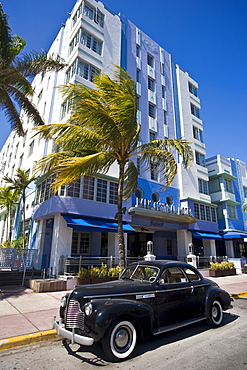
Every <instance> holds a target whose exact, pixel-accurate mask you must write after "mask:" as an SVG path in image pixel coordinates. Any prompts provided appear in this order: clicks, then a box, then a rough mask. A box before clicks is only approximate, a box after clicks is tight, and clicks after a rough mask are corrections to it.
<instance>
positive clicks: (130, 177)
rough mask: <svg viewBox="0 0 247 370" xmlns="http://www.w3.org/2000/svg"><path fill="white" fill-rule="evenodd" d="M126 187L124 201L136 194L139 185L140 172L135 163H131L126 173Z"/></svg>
mask: <svg viewBox="0 0 247 370" xmlns="http://www.w3.org/2000/svg"><path fill="white" fill-rule="evenodd" d="M124 176H125V186H124V189H123V199H128V198H129V197H130V196H131V195H133V193H134V192H135V190H136V188H137V184H138V171H137V168H136V166H135V164H134V163H133V161H130V162H129V163H128V167H127V169H126V171H125V174H124Z"/></svg>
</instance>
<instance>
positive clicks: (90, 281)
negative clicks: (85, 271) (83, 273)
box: [77, 276, 118, 285]
mask: <svg viewBox="0 0 247 370" xmlns="http://www.w3.org/2000/svg"><path fill="white" fill-rule="evenodd" d="M117 279H118V276H105V277H89V278H77V285H86V284H99V283H106V282H108V281H113V280H117Z"/></svg>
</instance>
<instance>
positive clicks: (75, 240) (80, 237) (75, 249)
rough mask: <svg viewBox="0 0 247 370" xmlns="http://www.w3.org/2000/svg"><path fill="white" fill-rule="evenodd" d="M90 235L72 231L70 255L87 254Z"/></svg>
mask: <svg viewBox="0 0 247 370" xmlns="http://www.w3.org/2000/svg"><path fill="white" fill-rule="evenodd" d="M90 244H91V234H90V233H89V232H85V231H76V230H73V235H72V245H71V254H89V252H90Z"/></svg>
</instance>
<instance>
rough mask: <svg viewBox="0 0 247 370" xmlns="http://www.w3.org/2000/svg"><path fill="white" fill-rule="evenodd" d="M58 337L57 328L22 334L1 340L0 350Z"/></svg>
mask: <svg viewBox="0 0 247 370" xmlns="http://www.w3.org/2000/svg"><path fill="white" fill-rule="evenodd" d="M56 337H57V332H56V330H55V329H53V330H46V331H40V332H38V333H33V334H26V335H20V336H18V337H12V338H6V339H1V340H0V351H5V350H7V349H11V348H16V347H22V346H26V345H28V344H34V343H38V342H42V341H45V340H48V339H54V338H56Z"/></svg>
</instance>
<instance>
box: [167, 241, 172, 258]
mask: <svg viewBox="0 0 247 370" xmlns="http://www.w3.org/2000/svg"><path fill="white" fill-rule="evenodd" d="M166 250H167V255H168V256H172V255H173V248H172V239H167V240H166Z"/></svg>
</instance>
